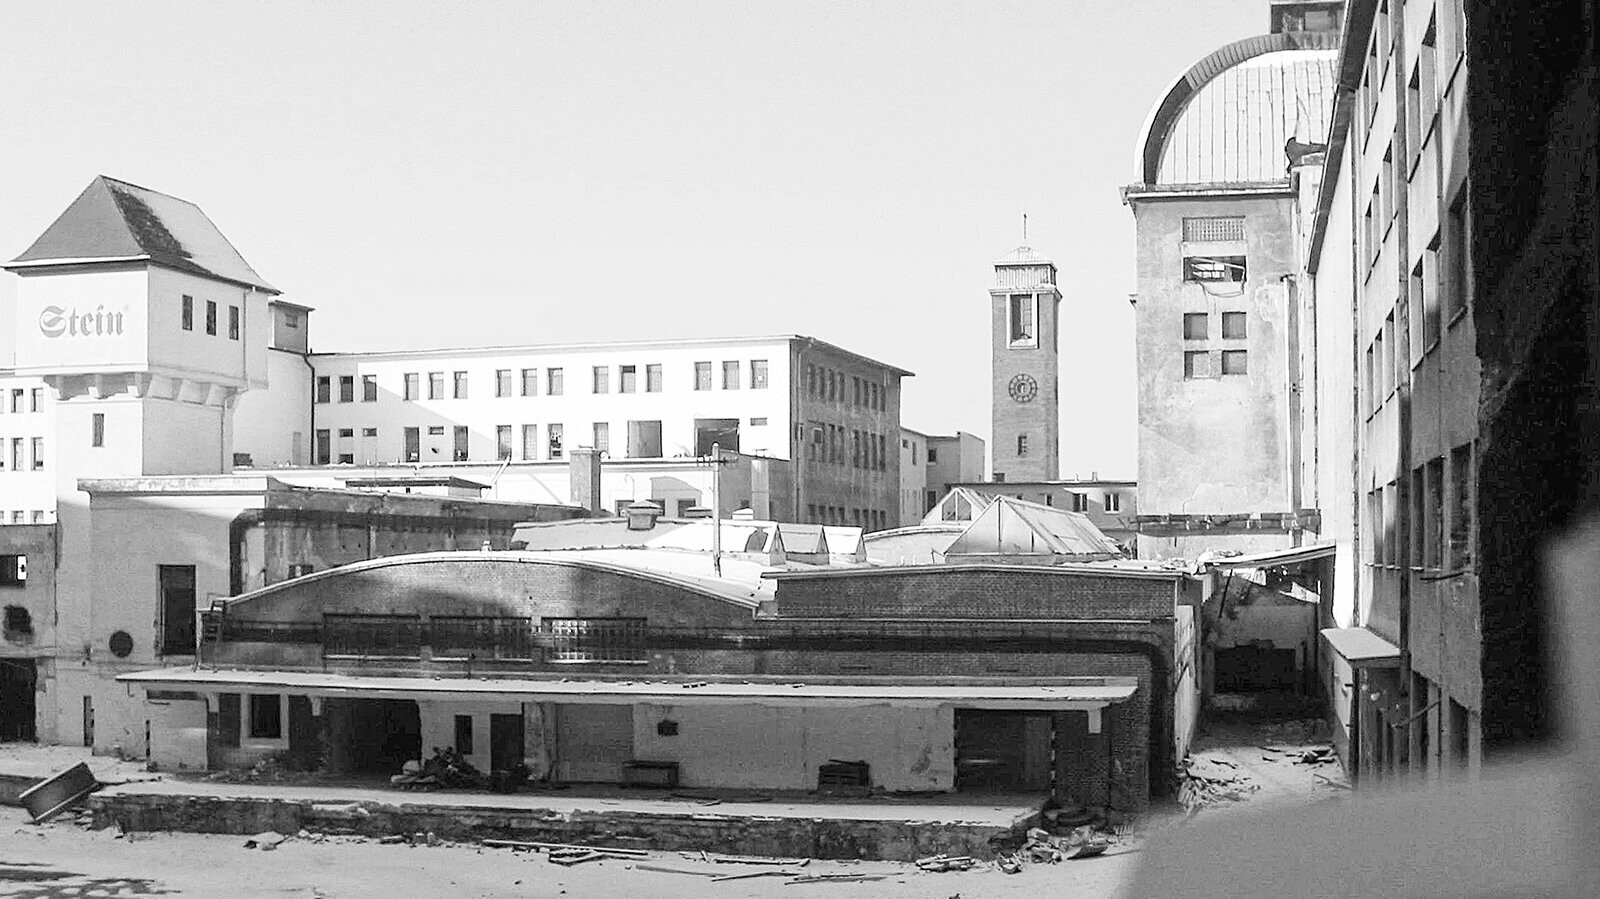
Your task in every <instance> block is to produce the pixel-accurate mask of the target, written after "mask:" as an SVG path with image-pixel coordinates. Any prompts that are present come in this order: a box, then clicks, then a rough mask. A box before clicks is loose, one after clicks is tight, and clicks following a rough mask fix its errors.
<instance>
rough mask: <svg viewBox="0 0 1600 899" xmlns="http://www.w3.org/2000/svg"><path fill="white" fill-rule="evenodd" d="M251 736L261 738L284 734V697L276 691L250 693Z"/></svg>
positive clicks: (275, 738) (273, 737) (272, 738)
mask: <svg viewBox="0 0 1600 899" xmlns="http://www.w3.org/2000/svg"><path fill="white" fill-rule="evenodd" d="M250 736H251V737H252V738H256V739H261V740H277V739H279V738H281V737H282V736H283V697H281V696H279V695H278V694H276V693H251V694H250Z"/></svg>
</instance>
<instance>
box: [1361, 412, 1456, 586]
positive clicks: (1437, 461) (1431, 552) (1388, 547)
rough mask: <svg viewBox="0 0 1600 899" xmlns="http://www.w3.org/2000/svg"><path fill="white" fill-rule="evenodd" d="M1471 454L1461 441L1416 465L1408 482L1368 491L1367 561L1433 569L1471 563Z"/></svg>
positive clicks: (1397, 482)
mask: <svg viewBox="0 0 1600 899" xmlns="http://www.w3.org/2000/svg"><path fill="white" fill-rule="evenodd" d="M1472 456H1473V447H1472V444H1471V443H1464V444H1462V445H1461V446H1458V447H1456V448H1455V449H1453V450H1451V451H1450V452H1449V453H1447V454H1441V455H1439V456H1438V457H1436V458H1434V459H1430V460H1428V461H1427V462H1425V463H1423V464H1422V465H1419V466H1417V467H1416V468H1415V469H1413V470H1412V472H1411V476H1410V482H1409V484H1405V483H1401V482H1400V481H1391V482H1390V483H1389V484H1387V485H1385V486H1383V487H1378V488H1374V489H1373V490H1370V491H1368V492H1367V522H1368V527H1367V529H1366V533H1368V534H1370V535H1371V539H1370V540H1368V541H1367V561H1368V562H1369V563H1370V564H1373V565H1384V566H1390V567H1400V566H1402V565H1410V566H1411V567H1413V568H1417V569H1424V570H1435V571H1441V570H1449V571H1460V570H1463V569H1466V568H1468V567H1470V566H1471V565H1472V558H1473V551H1472V525H1473V499H1472V489H1473V480H1474V478H1473V458H1472ZM1403 539H1409V546H1410V552H1409V554H1408V555H1403V554H1402V548H1401V541H1402V540H1403Z"/></svg>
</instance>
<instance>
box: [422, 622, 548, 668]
mask: <svg viewBox="0 0 1600 899" xmlns="http://www.w3.org/2000/svg"><path fill="white" fill-rule="evenodd" d="M534 645H535V644H534V639H533V621H532V620H531V619H528V618H496V617H491V616H471V615H434V616H430V617H429V618H428V646H429V647H430V648H431V649H432V650H433V655H434V657H435V658H446V657H448V658H465V657H467V656H476V657H478V658H480V659H531V658H533V657H534V656H533V648H534Z"/></svg>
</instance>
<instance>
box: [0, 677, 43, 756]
mask: <svg viewBox="0 0 1600 899" xmlns="http://www.w3.org/2000/svg"><path fill="white" fill-rule="evenodd" d="M38 680H39V671H38V663H37V662H35V661H34V660H33V659H0V741H4V740H25V741H27V742H30V743H31V742H33V741H34V740H36V739H38V736H37V733H36V732H35V730H34V716H35V715H36V713H37V712H36V708H35V700H34V690H35V689H36V688H37V687H36V685H37V683H38Z"/></svg>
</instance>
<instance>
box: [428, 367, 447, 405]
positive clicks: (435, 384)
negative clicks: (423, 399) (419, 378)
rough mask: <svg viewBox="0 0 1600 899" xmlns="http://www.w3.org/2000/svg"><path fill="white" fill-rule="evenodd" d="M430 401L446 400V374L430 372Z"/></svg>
mask: <svg viewBox="0 0 1600 899" xmlns="http://www.w3.org/2000/svg"><path fill="white" fill-rule="evenodd" d="M428 399H430V400H442V399H444V372H442V371H430V372H428Z"/></svg>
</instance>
